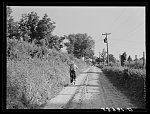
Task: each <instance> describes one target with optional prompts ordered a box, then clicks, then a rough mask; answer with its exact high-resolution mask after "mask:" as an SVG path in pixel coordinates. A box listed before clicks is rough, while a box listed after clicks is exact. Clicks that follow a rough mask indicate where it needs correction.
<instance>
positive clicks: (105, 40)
mask: <svg viewBox="0 0 150 114" xmlns="http://www.w3.org/2000/svg"><path fill="white" fill-rule="evenodd" d="M110 34H111V33H105V34H102V35H106V37H105V39H104V43H106V45H107V65H108V63H109V55H108V40H107V35H110Z"/></svg>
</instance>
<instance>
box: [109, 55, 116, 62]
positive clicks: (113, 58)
mask: <svg viewBox="0 0 150 114" xmlns="http://www.w3.org/2000/svg"><path fill="white" fill-rule="evenodd" d="M109 61H110V62H113V63H115V62H116V58H115V57H114V55H113V54H109Z"/></svg>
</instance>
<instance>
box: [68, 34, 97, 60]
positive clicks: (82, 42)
mask: <svg viewBox="0 0 150 114" xmlns="http://www.w3.org/2000/svg"><path fill="white" fill-rule="evenodd" d="M67 39H68V40H69V43H65V45H66V46H67V51H68V53H70V54H73V55H74V56H76V57H77V58H81V57H85V58H92V57H93V55H94V51H93V46H94V44H95V42H94V41H93V40H92V37H91V36H88V35H87V34H81V33H78V34H69V35H68V36H67Z"/></svg>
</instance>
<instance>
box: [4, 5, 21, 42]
mask: <svg viewBox="0 0 150 114" xmlns="http://www.w3.org/2000/svg"><path fill="white" fill-rule="evenodd" d="M11 13H12V9H11V8H10V7H9V6H8V7H7V13H6V14H7V38H9V39H13V38H16V39H18V38H19V30H18V28H19V25H18V22H14V18H13V16H11Z"/></svg>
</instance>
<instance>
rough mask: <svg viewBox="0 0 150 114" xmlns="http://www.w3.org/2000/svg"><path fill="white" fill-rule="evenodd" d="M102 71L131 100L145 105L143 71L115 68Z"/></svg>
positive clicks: (109, 67)
mask: <svg viewBox="0 0 150 114" xmlns="http://www.w3.org/2000/svg"><path fill="white" fill-rule="evenodd" d="M102 70H103V72H104V73H105V74H106V76H107V77H108V78H109V79H110V80H111V81H112V82H113V83H114V84H115V85H116V86H117V87H118V88H120V89H124V90H125V91H126V93H127V94H128V96H130V97H131V99H133V100H136V101H138V102H140V103H141V104H142V105H144V104H145V101H146V100H145V96H144V95H145V81H146V71H145V70H142V69H129V68H127V67H115V66H113V67H111V66H106V67H104V68H102Z"/></svg>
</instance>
